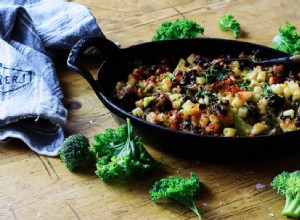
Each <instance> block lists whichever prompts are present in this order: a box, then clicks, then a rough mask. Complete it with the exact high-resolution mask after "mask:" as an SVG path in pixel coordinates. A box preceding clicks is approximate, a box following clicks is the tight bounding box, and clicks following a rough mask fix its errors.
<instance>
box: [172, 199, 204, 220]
mask: <svg viewBox="0 0 300 220" xmlns="http://www.w3.org/2000/svg"><path fill="white" fill-rule="evenodd" d="M171 198H172V199H174V200H176V201H178V202H180V203H182V204H183V205H185V206H186V207H188V208H190V209H191V210H192V211H193V212H195V213H196V215H198V217H199V219H202V216H201V214H200V212H199V211H198V209H197V207H196V204H195V202H194V201H193V200H191V199H188V198H186V197H184V196H176V197H175V196H172V197H171Z"/></svg>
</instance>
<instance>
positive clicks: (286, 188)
mask: <svg viewBox="0 0 300 220" xmlns="http://www.w3.org/2000/svg"><path fill="white" fill-rule="evenodd" d="M271 186H272V187H273V188H274V189H277V192H278V194H280V195H281V196H283V197H285V206H284V208H283V211H282V215H283V216H287V217H292V218H299V217H300V170H298V171H294V172H290V173H289V172H286V171H284V172H282V173H280V174H278V175H277V176H276V177H275V178H274V179H273V181H272V182H271Z"/></svg>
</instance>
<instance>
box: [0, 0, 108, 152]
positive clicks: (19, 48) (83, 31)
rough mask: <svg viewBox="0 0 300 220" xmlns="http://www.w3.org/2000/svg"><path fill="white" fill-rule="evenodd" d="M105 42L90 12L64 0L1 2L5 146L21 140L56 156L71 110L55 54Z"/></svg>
mask: <svg viewBox="0 0 300 220" xmlns="http://www.w3.org/2000/svg"><path fill="white" fill-rule="evenodd" d="M85 36H100V37H105V36H104V35H103V33H102V31H101V29H100V27H99V26H98V25H97V22H96V20H95V18H94V17H93V15H92V14H91V13H90V11H89V10H88V9H87V8H86V7H85V6H83V5H80V4H76V3H69V2H64V1H63V0H14V1H11V0H1V3H0V141H5V140H8V139H10V138H18V139H21V140H22V141H24V142H25V143H26V144H27V145H28V146H29V147H30V148H31V149H32V150H33V151H35V152H36V153H38V154H42V155H46V156H57V155H58V151H59V149H60V145H61V143H62V141H63V140H64V132H63V129H62V124H64V123H65V122H66V120H67V110H66V108H65V107H64V106H63V104H62V102H61V100H62V98H63V94H62V91H61V88H60V85H59V81H58V78H57V75H56V72H55V68H54V64H53V61H52V59H51V54H52V52H53V51H56V50H70V49H71V48H72V46H73V45H74V44H75V43H76V42H77V41H78V40H79V39H80V38H82V37H85Z"/></svg>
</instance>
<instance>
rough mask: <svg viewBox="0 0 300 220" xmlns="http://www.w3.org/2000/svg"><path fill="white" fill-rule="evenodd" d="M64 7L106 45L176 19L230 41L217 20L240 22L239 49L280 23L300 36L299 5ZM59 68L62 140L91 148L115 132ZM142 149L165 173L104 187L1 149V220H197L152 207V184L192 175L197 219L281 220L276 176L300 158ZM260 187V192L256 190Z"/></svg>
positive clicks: (16, 144) (104, 113)
mask: <svg viewBox="0 0 300 220" xmlns="http://www.w3.org/2000/svg"><path fill="white" fill-rule="evenodd" d="M70 2H76V3H80V4H83V5H85V6H87V7H88V8H89V9H90V10H91V12H92V13H93V15H94V16H95V18H96V20H97V22H98V24H99V26H100V27H101V29H102V30H103V32H104V33H105V35H106V36H107V38H108V39H110V40H112V41H118V42H120V43H121V47H123V48H124V47H128V46H131V45H134V44H138V43H141V42H146V41H150V40H151V38H152V36H153V34H154V33H155V30H156V28H157V27H158V26H159V25H160V24H161V23H162V22H163V21H167V20H175V19H177V18H188V19H191V20H194V21H196V22H198V23H199V24H201V25H202V26H203V27H204V28H205V33H204V35H205V36H206V37H217V38H226V39H233V35H232V33H231V32H221V31H220V30H219V29H218V27H217V21H218V18H219V17H220V16H222V15H223V14H225V13H232V14H234V15H235V17H236V18H237V19H238V20H239V21H240V23H241V27H242V35H241V37H240V38H238V40H241V41H248V42H253V43H257V44H263V45H266V46H271V45H272V39H273V37H274V36H275V35H276V34H277V33H278V27H279V26H283V25H284V24H285V21H290V22H291V23H292V24H293V25H295V26H296V27H299V32H300V14H299V10H300V4H298V3H297V2H296V1H283V0H282V1H281V0H280V1H271V0H266V1H258V0H249V1H238V0H226V1H225V0H220V1H219V0H218V1H217V0H210V1H208V0H174V1H170V0H166V1H162V0H150V1H141V0H112V1H109V0H101V1H97V0H75V1H70ZM100 62H101V59H99V58H97V57H96V58H90V59H88V60H85V65H86V66H87V68H88V69H89V70H90V71H91V72H92V73H93V74H94V75H96V74H97V70H98V68H99V64H100ZM56 67H57V72H58V76H59V79H60V83H61V87H62V89H63V93H64V95H65V98H64V100H63V102H64V104H65V105H66V106H67V107H68V108H69V115H68V122H67V124H65V125H64V130H65V133H66V135H70V134H75V133H83V134H85V135H87V137H88V138H89V139H90V141H91V142H92V141H93V136H94V135H95V134H97V133H101V132H103V131H104V130H105V129H106V128H109V127H111V128H117V124H116V123H115V121H114V120H113V118H112V116H111V115H110V113H109V111H108V110H107V109H106V108H105V107H104V106H103V105H102V104H101V102H100V101H99V100H98V98H97V97H96V95H95V94H94V92H93V91H92V89H91V88H90V86H89V85H88V83H87V82H86V81H85V80H83V79H82V77H81V76H79V75H77V74H75V73H74V72H72V71H70V70H68V69H67V68H66V64H65V60H60V61H56ZM266 144H268V143H266ZM295 145H298V143H295ZM146 148H147V149H148V150H149V152H150V153H151V154H152V155H153V157H155V158H157V159H161V160H163V162H164V163H163V166H162V167H160V168H159V169H157V170H156V171H154V172H153V173H151V174H149V175H148V176H147V177H146V178H143V179H138V178H135V179H132V180H130V181H129V182H121V183H110V184H108V183H103V182H102V181H100V180H99V179H98V178H97V176H96V175H95V174H94V170H90V171H86V172H85V173H71V172H69V171H68V170H67V169H66V168H65V167H64V165H63V164H62V163H61V161H60V159H59V158H58V157H56V158H51V157H45V156H40V155H37V154H35V153H34V152H32V151H31V150H30V149H29V148H28V147H27V146H26V145H25V144H24V143H22V142H20V141H18V140H13V141H11V142H9V143H5V144H1V145H0V165H1V169H0V219H80V220H83V219H110V220H114V219H116V220H117V219H118V220H119V219H155V220H159V219H162V220H165V219H197V217H196V216H195V214H194V213H193V212H191V211H190V210H188V209H186V208H184V207H183V206H181V205H180V204H177V203H174V202H171V201H161V202H159V203H158V204H156V203H153V202H152V201H150V198H149V189H150V188H151V186H152V184H153V183H154V182H155V181H156V180H158V179H160V178H162V177H166V176H168V175H182V176H185V177H187V176H188V175H189V173H190V172H191V171H193V172H196V173H197V174H198V176H199V177H200V178H201V179H202V180H203V181H204V182H205V188H204V190H203V192H202V193H201V195H200V196H199V197H197V198H196V200H195V201H196V204H197V206H198V207H199V210H200V212H201V213H202V214H203V219H210V220H212V219H229V220H240V219H249V220H252V219H259V220H267V219H274V220H275V219H285V218H283V217H282V216H281V210H282V208H283V204H284V200H283V199H282V198H281V197H279V196H278V195H277V194H276V192H275V191H274V190H272V189H271V188H270V185H269V184H270V182H271V180H272V178H273V177H274V176H275V175H276V174H278V173H279V172H282V171H283V170H287V171H293V170H297V169H299V159H300V154H299V152H293V153H291V154H287V155H283V154H282V155H279V156H278V155H277V156H276V155H273V153H272V152H267V153H266V154H265V155H262V154H263V152H262V151H259V150H258V151H257V157H256V158H248V159H244V158H246V155H241V156H240V158H236V159H237V160H218V161H216V160H210V159H209V158H207V159H201V160H191V159H187V158H181V157H178V156H175V155H171V154H167V153H166V152H163V151H161V150H160V149H155V148H152V147H151V146H146ZM241 148H242V146H241ZM286 149H287V151H288V147H287V148H286ZM241 150H242V149H241ZM274 151H275V152H276V151H277V150H276V146H274ZM216 153H217V152H216ZM261 155H262V156H261ZM258 156H260V157H258ZM257 184H263V185H264V187H263V188H261V189H257V187H256V185H257Z"/></svg>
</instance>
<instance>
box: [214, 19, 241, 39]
mask: <svg viewBox="0 0 300 220" xmlns="http://www.w3.org/2000/svg"><path fill="white" fill-rule="evenodd" d="M219 28H220V30H222V31H228V30H232V32H233V35H234V37H235V38H238V36H239V34H240V30H241V26H240V23H239V22H238V21H237V20H236V19H235V18H234V16H233V15H231V14H226V15H223V16H222V17H220V18H219Z"/></svg>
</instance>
